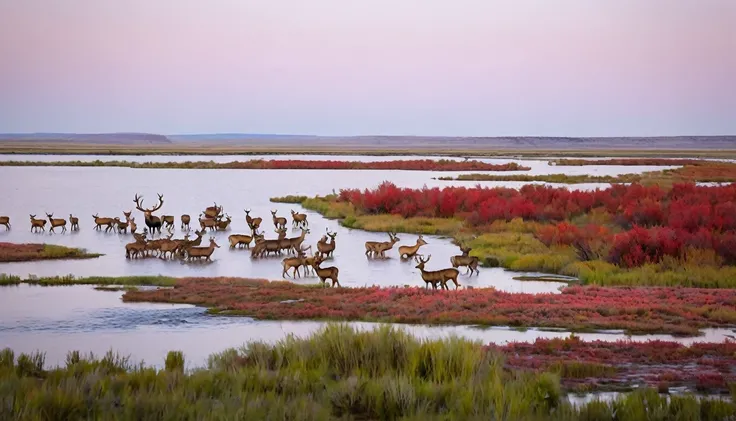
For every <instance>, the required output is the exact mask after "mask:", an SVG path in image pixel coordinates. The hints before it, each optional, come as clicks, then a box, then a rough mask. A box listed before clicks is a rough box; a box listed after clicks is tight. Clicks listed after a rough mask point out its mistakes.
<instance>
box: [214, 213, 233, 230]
mask: <svg viewBox="0 0 736 421" xmlns="http://www.w3.org/2000/svg"><path fill="white" fill-rule="evenodd" d="M230 222H232V218H230V215H228V214H225V219H219V220H217V224H216V225H215V229H216V230H218V231H225V230H227V227H229V226H230Z"/></svg>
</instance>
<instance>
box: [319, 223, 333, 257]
mask: <svg viewBox="0 0 736 421" xmlns="http://www.w3.org/2000/svg"><path fill="white" fill-rule="evenodd" d="M325 231H327V232H326V234H325V235H323V236H322V238H320V240H319V241H317V254H319V255H320V256H321V257H330V256H332V252H334V251H335V246H336V244H335V237H337V233H336V232H330V230H329V229H327V228H325ZM328 237H329V241H328V240H327V238H328Z"/></svg>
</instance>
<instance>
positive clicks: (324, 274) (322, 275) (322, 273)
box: [312, 256, 341, 287]
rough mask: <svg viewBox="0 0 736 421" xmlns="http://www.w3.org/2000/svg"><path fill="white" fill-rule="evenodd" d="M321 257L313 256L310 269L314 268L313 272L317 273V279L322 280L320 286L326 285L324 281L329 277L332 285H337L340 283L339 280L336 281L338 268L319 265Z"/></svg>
mask: <svg viewBox="0 0 736 421" xmlns="http://www.w3.org/2000/svg"><path fill="white" fill-rule="evenodd" d="M322 261H323V260H322V258H321V257H319V256H315V258H314V261H312V269H314V273H315V274H316V275H317V277H318V278H319V280H320V281H321V282H322V286H324V285H326V284H325V282H326V281H327V280H328V279H329V280H331V281H332V286H333V287H334V286H335V284H337V286H341V285H340V281H338V279H337V276H338V275H339V273H340V270H339V269H338V268H336V267H335V266H330V267H327V268H321V267H319V265H320V264H322Z"/></svg>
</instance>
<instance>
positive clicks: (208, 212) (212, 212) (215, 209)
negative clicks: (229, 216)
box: [204, 202, 222, 219]
mask: <svg viewBox="0 0 736 421" xmlns="http://www.w3.org/2000/svg"><path fill="white" fill-rule="evenodd" d="M221 212H222V206H217V202H215V205H214V206H210V207H208V208H207V209H205V210H204V217H205V218H208V219H215V218H217V217H218V216H220V213H221Z"/></svg>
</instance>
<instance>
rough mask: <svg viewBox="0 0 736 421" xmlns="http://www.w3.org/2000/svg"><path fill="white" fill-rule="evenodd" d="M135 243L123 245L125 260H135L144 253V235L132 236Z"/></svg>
mask: <svg viewBox="0 0 736 421" xmlns="http://www.w3.org/2000/svg"><path fill="white" fill-rule="evenodd" d="M133 236H134V237H135V241H134V242H132V243H128V244H126V245H125V258H126V259H130V258H137V257H138V255H139V254H144V253H145V252H146V234H133Z"/></svg>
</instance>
